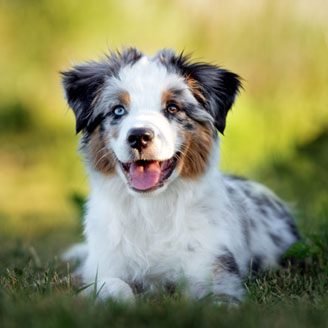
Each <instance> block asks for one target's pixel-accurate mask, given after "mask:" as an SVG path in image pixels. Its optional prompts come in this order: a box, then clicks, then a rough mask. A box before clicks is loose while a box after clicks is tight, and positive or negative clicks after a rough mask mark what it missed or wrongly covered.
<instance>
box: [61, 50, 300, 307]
mask: <svg viewBox="0 0 328 328" xmlns="http://www.w3.org/2000/svg"><path fill="white" fill-rule="evenodd" d="M62 78H63V86H64V90H65V94H66V99H67V102H68V104H69V106H70V107H71V108H72V110H73V112H74V114H75V117H76V132H77V133H79V132H81V133H82V137H81V147H80V148H81V153H82V154H83V156H84V158H85V162H86V167H87V171H88V174H89V177H90V184H91V192H90V195H89V198H88V201H87V205H86V216H85V219H84V234H85V239H86V240H85V243H84V244H83V245H82V246H79V247H75V248H73V249H72V250H71V251H70V252H69V253H70V254H69V255H70V256H73V257H74V256H75V257H79V256H82V257H83V261H82V264H81V267H80V268H79V273H80V274H81V276H82V279H83V281H84V282H85V283H86V284H89V283H92V282H95V280H96V281H97V286H96V288H98V294H99V297H101V298H102V299H106V298H114V299H121V300H122V299H123V300H133V299H134V297H135V296H134V295H135V293H136V292H140V291H153V290H158V289H160V290H162V289H163V288H169V289H172V287H175V286H177V285H179V286H180V285H181V286H183V289H184V292H185V293H186V294H187V295H189V296H190V297H192V298H195V299H200V298H203V297H205V296H207V295H214V296H215V297H216V298H217V299H218V300H228V301H231V302H239V301H241V300H242V299H243V296H244V287H243V278H244V277H245V276H247V274H248V273H249V271H250V269H254V270H260V269H264V268H268V267H275V266H277V265H278V264H279V259H280V257H281V255H282V254H283V253H284V252H285V251H286V250H287V248H288V247H289V246H291V245H292V244H293V243H294V242H295V241H297V239H298V232H297V230H296V228H295V225H294V223H293V219H292V217H291V215H290V213H289V210H288V208H287V207H286V206H285V204H284V203H283V202H282V201H281V200H279V199H278V198H277V197H276V196H275V195H274V194H273V193H272V192H271V191H270V190H268V189H267V188H265V187H264V186H262V185H260V184H258V183H256V182H251V181H248V180H245V179H241V178H238V177H234V176H229V175H224V174H222V173H221V172H220V171H219V170H218V161H219V136H218V132H220V133H221V134H223V132H224V129H225V125H226V116H227V113H228V111H229V110H230V108H231V106H232V105H233V102H234V100H235V97H236V95H237V94H238V90H239V88H240V87H241V82H240V78H239V76H238V75H236V74H234V73H231V72H229V71H227V70H225V69H223V68H221V67H218V66H215V65H211V64H206V63H202V62H192V61H190V58H189V57H188V56H185V55H183V54H181V55H177V54H175V53H174V52H173V51H171V50H167V49H164V50H161V51H159V52H158V53H157V54H156V55H155V56H153V57H148V56H145V55H144V54H143V53H141V52H140V51H139V50H137V49H134V48H130V49H126V50H124V51H123V52H121V53H120V52H115V53H111V54H110V55H109V56H108V57H106V58H105V59H104V60H102V61H99V62H86V63H85V64H81V65H77V66H75V67H73V68H72V69H71V70H68V71H66V72H63V73H62ZM82 251H83V252H82ZM81 252H82V253H81Z"/></svg>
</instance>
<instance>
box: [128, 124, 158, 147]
mask: <svg viewBox="0 0 328 328" xmlns="http://www.w3.org/2000/svg"><path fill="white" fill-rule="evenodd" d="M153 139H154V131H153V130H151V129H149V128H137V129H131V130H130V131H129V134H128V143H129V145H130V146H131V148H135V149H138V150H139V151H141V150H142V149H143V148H146V147H147V146H148V145H149V143H150V142H151V141H152V140H153Z"/></svg>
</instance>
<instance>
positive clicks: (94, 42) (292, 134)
mask: <svg viewBox="0 0 328 328" xmlns="http://www.w3.org/2000/svg"><path fill="white" fill-rule="evenodd" d="M0 43H1V46H0V49H1V55H0V72H1V74H0V183H1V188H0V219H1V234H2V235H5V236H16V237H19V238H24V239H26V240H30V239H34V238H39V237H40V236H46V235H47V234H48V233H52V232H53V231H54V230H55V231H59V230H62V229H64V230H67V231H70V230H72V229H76V227H77V226H78V218H79V217H80V215H81V208H80V206H79V205H80V203H81V200H82V199H83V197H84V196H85V195H86V194H87V190H88V187H87V177H86V175H85V173H84V169H83V164H82V163H81V159H80V158H79V155H78V153H77V151H76V150H77V143H78V137H77V136H75V134H74V118H73V114H72V113H71V112H70V110H69V109H68V107H67V105H66V103H65V101H64V99H63V92H62V89H61V84H60V77H59V74H58V72H59V71H61V70H64V69H67V68H68V67H70V65H72V64H73V63H76V62H81V61H84V60H88V59H97V58H99V57H101V56H102V55H103V54H104V53H106V51H107V49H108V48H110V49H116V48H118V49H119V48H121V47H122V46H129V45H131V46H136V47H139V48H140V49H142V50H143V51H144V52H146V53H148V54H152V53H155V52H156V51H157V50H158V49H159V48H163V47H170V48H174V49H176V50H178V51H181V50H185V51H186V52H192V53H193V57H194V58H196V59H200V60H205V61H210V62H213V63H216V64H219V65H222V66H224V67H226V68H228V69H230V70H232V71H234V72H236V73H238V74H239V75H241V76H242V77H243V79H244V90H243V91H242V92H241V94H240V96H239V98H238V100H237V102H236V105H235V106H234V108H233V111H232V112H231V113H230V115H229V118H228V126H227V129H226V133H225V137H223V138H222V142H221V144H222V163H221V166H222V168H223V169H224V170H225V171H227V172H233V173H238V174H247V175H248V176H250V177H252V178H257V179H259V180H260V181H263V182H265V183H268V184H269V185H270V186H271V187H273V188H274V189H275V190H276V191H278V192H279V193H280V194H281V195H282V196H283V197H285V198H287V199H288V200H289V201H292V202H295V204H296V206H298V208H300V209H301V212H302V213H303V214H302V215H301V216H303V217H307V218H308V219H307V220H305V219H304V220H303V221H304V222H303V225H304V227H306V226H307V224H308V226H311V224H312V222H311V220H310V219H309V218H310V217H311V215H315V216H316V217H323V218H326V217H327V216H328V206H327V196H328V194H327V191H326V189H327V185H328V176H327V169H328V167H327V166H326V165H328V161H327V158H328V155H327V154H326V149H327V147H328V141H327V140H328V136H327V131H328V130H327V129H328V92H327V86H328V2H327V1H324V0H322V1H320V0H316V1H308V0H290V1H285V0H275V1H273V0H261V1H260V0H258V1H256V0H249V1H243V0H231V1H215V0H175V1H173V0H157V1H146V0H121V1H118V0H117V1H86V0H79V1H78V0H28V1H27V0H1V1H0ZM304 213H305V214H304ZM306 222H307V223H306Z"/></svg>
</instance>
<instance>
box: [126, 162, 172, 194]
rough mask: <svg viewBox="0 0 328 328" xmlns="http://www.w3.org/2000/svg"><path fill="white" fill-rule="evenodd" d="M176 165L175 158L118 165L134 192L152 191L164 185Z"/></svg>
mask: <svg viewBox="0 0 328 328" xmlns="http://www.w3.org/2000/svg"><path fill="white" fill-rule="evenodd" d="M176 163H177V156H174V157H172V158H170V159H168V160H165V161H157V160H138V161H135V162H129V163H120V164H121V167H122V168H123V172H124V173H125V176H126V177H127V179H128V181H129V184H130V186H131V187H132V189H134V190H136V191H141V192H146V191H153V190H155V189H157V188H160V187H162V186H163V185H164V182H165V181H166V180H167V179H168V178H169V177H170V176H171V174H172V172H173V171H174V169H175V167H176Z"/></svg>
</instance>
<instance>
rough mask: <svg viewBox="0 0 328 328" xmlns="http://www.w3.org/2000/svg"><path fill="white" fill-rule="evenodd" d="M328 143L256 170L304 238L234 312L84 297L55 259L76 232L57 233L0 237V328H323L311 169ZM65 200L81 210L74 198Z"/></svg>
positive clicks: (317, 184)
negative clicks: (290, 207) (291, 207)
mask: <svg viewBox="0 0 328 328" xmlns="http://www.w3.org/2000/svg"><path fill="white" fill-rule="evenodd" d="M327 146H328V134H327V132H326V131H323V132H322V134H321V135H319V136H318V137H317V138H315V139H314V140H312V141H311V142H309V143H308V144H305V145H302V146H299V147H296V149H295V152H294V155H293V156H292V157H291V158H289V159H288V160H285V161H280V162H278V161H275V162H274V163H273V164H272V165H269V166H267V167H266V168H265V169H263V170H260V176H261V177H262V178H261V180H265V181H267V182H268V183H269V185H272V186H273V187H275V189H276V190H278V191H279V193H282V194H284V195H285V196H286V197H291V195H294V197H296V198H297V199H298V200H299V204H298V212H299V215H298V225H299V226H300V228H301V233H302V235H303V240H302V241H301V242H300V243H298V244H296V245H295V246H293V247H292V248H291V249H290V250H289V251H288V252H287V254H286V259H287V261H286V262H287V263H289V264H288V265H287V266H286V267H285V268H284V269H280V270H278V271H275V272H266V273H263V274H261V275H259V276H253V277H252V276H249V278H248V279H247V280H246V281H245V287H246V290H247V297H246V301H245V303H243V304H242V305H241V306H240V307H238V308H229V307H227V306H218V305H215V304H213V303H212V302H211V300H210V299H206V300H203V301H199V302H195V301H190V300H187V299H185V298H184V297H183V296H182V295H181V294H180V293H176V294H174V295H166V294H162V295H152V296H142V295H141V296H139V297H138V299H137V302H136V304H135V305H134V306H131V305H127V304H119V303H115V302H113V301H108V302H104V303H100V302H97V301H96V300H95V298H94V297H93V296H91V297H83V296H81V295H80V292H79V290H80V289H81V286H80V285H78V284H77V283H76V282H74V279H73V278H72V274H71V273H72V268H71V267H70V266H69V264H67V263H63V262H61V261H59V260H58V256H59V254H60V253H61V252H62V250H63V249H64V248H65V247H66V245H68V244H69V243H71V242H73V241H74V240H77V238H78V236H79V233H80V231H79V229H78V228H76V229H75V230H72V229H71V230H67V228H66V229H64V228H63V229H61V230H58V229H57V231H55V232H53V233H50V234H48V235H46V236H43V237H42V238H37V239H35V240H34V241H32V242H26V241H25V242H23V241H20V240H12V238H8V236H7V237H6V236H3V237H2V239H1V245H2V247H1V249H0V261H1V268H0V274H1V275H0V327H90V326H93V327H105V326H110V327H144V326H154V327H215V326H221V327H327V325H328V311H327V309H328V293H327V291H328V279H327V277H328V222H327V215H325V213H328V203H327V191H326V188H325V186H326V185H325V184H324V183H323V182H324V181H325V179H326V178H327V176H326V174H327V173H326V172H321V179H314V177H315V172H317V171H318V168H320V167H327V164H328V154H327V152H326V151H325V149H327ZM309 158H310V160H309ZM295 165H297V167H299V168H303V167H307V170H306V172H307V174H306V175H305V176H304V174H302V172H304V170H296V171H295ZM311 173H312V174H313V175H311ZM287 187H288V188H287ZM279 189H281V190H279ZM307 191H309V192H310V193H311V195H310V196H307V195H308V194H307ZM307 197H308V199H309V201H308V202H307V201H306V199H307ZM315 200H316V201H315ZM72 201H73V202H74V204H75V206H77V207H78V208H79V209H80V208H81V204H82V200H81V197H80V196H78V195H74V196H73V197H72ZM309 221H310V222H309ZM310 227H311V228H310ZM291 262H293V264H290V263H291Z"/></svg>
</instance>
